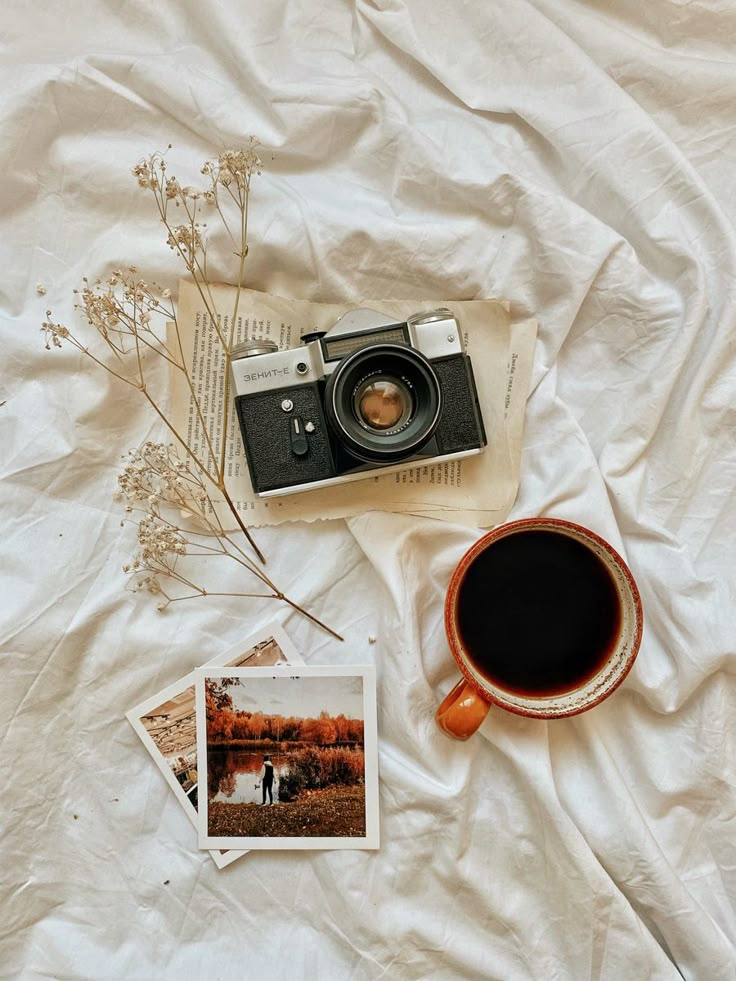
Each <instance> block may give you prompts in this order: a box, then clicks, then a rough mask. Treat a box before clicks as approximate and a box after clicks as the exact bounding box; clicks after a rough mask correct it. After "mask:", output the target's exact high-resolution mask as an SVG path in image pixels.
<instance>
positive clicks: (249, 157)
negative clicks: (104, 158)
mask: <svg viewBox="0 0 736 981" xmlns="http://www.w3.org/2000/svg"><path fill="white" fill-rule="evenodd" d="M257 146H258V141H257V140H255V139H254V138H252V137H251V140H250V144H249V146H247V147H246V148H244V149H242V150H228V151H225V152H224V153H222V154H220V156H219V157H218V158H217V159H216V160H209V161H206V162H205V164H204V166H203V167H202V169H201V173H202V174H203V175H204V176H205V177H206V179H207V186H206V188H205V190H203V191H201V190H197V189H195V188H192V187H188V186H187V187H182V186H181V185H180V183H179V181H178V180H177V179H176V178H175V177H171V176H168V174H167V165H166V160H165V155H164V154H161V153H155V154H153V155H152V156H150V157H148V158H146V159H145V160H142V161H140V162H139V163H138V164H137V165H136V166H135V167H134V168H133V174H134V175H135V177H136V179H137V181H138V184H139V185H140V186H141V187H142V188H145V189H147V190H148V191H149V192H150V193H151V194H152V196H153V199H154V202H155V205H156V209H157V211H158V215H159V218H160V220H161V222H162V223H163V225H164V227H165V229H166V233H167V244H168V245H169V247H170V248H171V249H172V251H174V253H175V254H176V255H178V256H179V258H180V259H181V260H182V261H183V262H184V265H185V267H186V269H187V270H188V272H189V274H190V276H191V278H192V280H193V282H194V284H195V286H196V288H197V291H198V292H199V295H200V298H201V300H202V303H203V304H204V308H205V310H206V313H207V318H208V325H209V326H211V328H212V329H213V331H214V333H215V335H216V337H217V340H218V341H219V344H220V348H221V351H222V356H223V357H224V358H225V359H226V360H227V365H226V370H225V373H224V382H223V400H222V415H221V418H220V420H219V422H220V425H219V433H220V437H219V438H220V445H219V446H218V445H217V442H216V439H215V438H214V437H213V436H211V435H210V431H209V429H208V426H207V422H206V418H205V412H204V409H203V406H202V404H201V401H200V398H199V396H198V394H197V391H196V387H195V384H194V379H193V378H192V376H191V373H190V370H189V367H188V365H187V362H186V359H185V356H184V345H183V341H182V335H181V329H180V324H179V320H178V317H177V311H176V307H175V304H174V303H173V301H172V300H171V292H170V290H168V289H161V287H159V286H158V285H157V284H156V283H148V282H146V281H144V280H142V279H140V278H139V277H138V275H137V269H136V268H135V267H134V266H130V267H128V268H127V269H126V270H125V271H121V270H115V271H114V272H113V273H112V275H111V276H110V277H109V278H108V279H107V280H106V282H104V283H103V282H101V281H99V280H98V281H97V282H96V283H94V284H90V283H89V281H88V280H87V279H84V280H83V286H82V288H81V290H79V291H75V292H76V293H77V294H78V296H79V298H80V301H79V302H78V303H77V309H79V310H81V311H82V312H83V314H84V315H85V316H86V319H87V321H88V323H89V324H90V325H91V326H92V327H94V328H95V330H96V332H97V335H98V337H99V338H100V339H101V340H102V342H103V345H104V346H103V350H105V349H106V350H107V352H108V354H109V355H110V358H109V359H105V358H104V356H98V355H97V354H95V353H93V352H92V351H91V350H90V349H89V347H88V346H87V345H85V344H84V343H82V341H81V340H80V339H79V338H78V337H77V336H75V335H74V334H73V333H72V331H70V330H69V328H68V327H66V326H65V325H63V324H61V323H58V322H55V321H54V320H53V319H52V318H51V311H47V313H46V317H47V319H46V320H45V321H44V323H43V324H42V327H41V329H42V330H43V331H44V334H45V337H46V347H47V348H51V347H61V346H62V343H64V342H67V343H69V344H71V346H72V347H74V348H76V350H78V351H79V352H80V353H82V354H84V355H85V356H87V357H88V358H90V360H91V361H92V362H93V363H94V364H96V365H97V366H98V367H100V368H102V369H103V370H105V371H106V372H108V373H109V374H110V375H111V376H112V377H114V378H115V379H117V380H118V381H121V382H123V383H124V384H126V385H128V386H130V387H132V388H134V389H136V390H138V391H140V392H141V394H142V395H143V397H144V398H145V400H146V401H147V402H148V404H149V405H150V406H151V408H152V409H153V411H154V413H155V414H156V415H157V416H158V418H159V420H160V421H161V422H162V423H163V425H164V426H165V427H166V429H167V430H168V432H169V434H170V438H171V439H173V440H174V442H172V443H169V444H167V445H164V444H159V443H152V442H147V443H145V444H144V446H143V447H141V449H140V450H138V451H134V452H133V453H131V455H130V456H131V459H130V463H129V464H128V466H127V467H126V468H125V470H124V471H123V473H122V474H121V475H120V477H119V484H120V491H121V495H122V496H123V497H124V498H125V499H126V501H127V503H126V505H125V510H126V512H127V513H129V514H130V513H132V512H138V513H139V514H140V515H141V517H140V518H138V519H137V522H138V550H137V552H136V553H135V555H134V557H133V560H132V562H131V563H129V564H127V565H126V566H124V571H125V572H127V573H129V574H130V576H131V577H132V579H131V582H132V588H133V589H135V590H138V589H146V590H148V591H149V592H151V593H154V594H155V595H157V596H160V597H162V598H163V599H162V600H161V601H160V602H159V603H158V609H159V610H161V611H162V612H163V610H164V609H166V607H167V606H168V605H169V604H170V603H173V602H179V601H180V600H183V599H192V598H194V597H195V596H243V597H257V596H259V597H271V598H274V599H279V600H282V601H283V602H285V603H286V604H288V605H289V606H290V607H292V609H294V610H296V611H297V612H299V613H301V614H302V615H303V616H305V617H307V618H308V619H309V620H311V621H312V622H313V623H315V624H317V625H318V626H320V627H322V628H323V629H324V630H326V631H327V632H328V633H330V634H332V635H333V636H335V637H338V638H339V639H342V638H340V637H339V634H337V633H335V631H334V630H332V629H331V628H329V627H327V626H326V625H325V624H324V623H322V621H321V620H319V619H317V617H315V616H313V615H312V614H311V613H309V612H308V611H307V610H305V609H304V608H303V607H302V606H300V605H299V604H298V603H295V602H294V601H293V600H292V599H290V598H289V597H287V596H286V595H285V594H284V593H283V592H282V591H281V590H280V589H279V588H278V587H277V586H276V585H275V583H273V582H272V580H271V579H270V578H269V577H268V576H267V575H266V574H265V572H264V571H263V568H262V565H259V564H258V563H257V562H255V561H254V560H253V559H252V558H251V557H250V556H249V555H247V554H246V552H244V551H243V549H242V548H241V547H240V545H238V544H237V542H236V541H235V540H233V538H232V537H231V536H230V535H229V534H228V533H227V531H226V530H225V529H224V527H223V525H222V522H221V521H220V518H219V516H218V513H217V506H216V505H217V501H216V500H214V499H213V497H212V496H211V493H212V494H215V493H216V496H217V497H218V498H221V499H222V501H224V503H225V505H226V506H227V507H228V509H229V511H230V512H231V514H232V516H233V518H234V520H235V522H236V524H237V525H238V528H239V529H240V531H241V532H242V533H243V535H244V536H245V538H246V539H247V541H248V543H249V546H250V547H251V548H252V549H253V551H254V553H255V555H256V557H257V558H258V560H259V561H260V563H261V564H265V558H264V557H263V554H262V552H261V551H260V549H259V548H258V546H257V545H256V544H255V542H254V540H253V537H252V535H251V534H250V531H249V530H248V528H247V527H246V525H245V523H244V521H243V519H242V517H241V515H240V513H239V512H238V509H237V507H236V506H235V502H234V501H233V500H232V498H231V496H230V494H229V492H228V489H227V487H226V484H225V468H226V451H227V444H226V440H227V433H228V429H229V423H230V411H231V408H230V373H229V370H227V368H228V367H229V360H230V355H231V351H232V348H233V345H234V342H235V336H236V334H235V332H236V324H237V316H238V309H239V303H240V291H241V289H242V286H243V283H244V277H245V260H246V256H247V254H248V245H247V235H248V209H249V201H250V187H251V179H252V176H253V174H254V173H260V167H261V161H260V159H259V157H258V154H257V152H256V148H257ZM223 194H224V195H225V201H227V203H228V205H229V206H230V207H234V208H235V209H236V211H237V214H238V218H239V220H238V224H237V225H235V226H233V225H231V223H230V222H229V221H228V220H227V218H226V213H225V212H226V209H225V207H224V204H225V201H223V198H222V196H223ZM204 205H207V206H211V207H213V208H214V211H215V213H216V214H217V215H218V216H219V218H220V219H221V220H222V223H223V227H224V228H225V231H226V233H227V235H228V236H229V238H230V240H231V242H232V244H233V246H234V251H235V255H236V256H237V258H238V265H237V276H236V283H235V286H236V289H235V301H234V306H233V310H232V315H231V317H230V320H229V324H228V326H227V328H226V329H224V328H225V321H223V320H222V319H221V317H220V314H219V313H218V311H217V308H216V304H215V301H214V297H213V292H212V289H211V287H210V281H209V275H208V270H207V261H208V260H207V238H206V233H205V229H206V227H207V226H206V223H204V222H202V221H201V220H200V218H201V212H202V208H203V206H204ZM172 206H173V207H177V208H180V209H181V212H182V213H183V214H182V216H183V217H184V219H185V220H184V221H183V222H182V223H180V224H177V223H175V222H173V221H172V220H171V217H170V213H171V208H172ZM233 227H236V228H238V232H237V233H236V234H235V235H234V234H233ZM168 324H171V325H172V328H171V330H170V331H169V332H168V334H167V325H168ZM154 355H155V356H157V357H159V358H161V359H162V360H163V361H165V362H166V364H167V366H168V368H169V370H172V371H177V372H181V373H183V375H184V377H185V379H186V383H187V387H188V390H189V394H190V402H191V405H192V407H193V411H194V414H195V416H196V419H197V423H198V427H199V431H200V433H201V436H202V442H201V444H200V447H199V448H198V449H196V450H195V449H193V448H192V446H190V445H189V442H188V441H187V440H186V439H185V438H184V436H183V435H182V434H181V433H179V432H178V431H177V429H176V427H175V425H174V424H173V422H172V421H171V419H170V418H169V417H168V415H167V413H166V411H165V410H164V408H162V406H161V404H160V403H159V402H158V401H157V399H156V398H155V397H154V395H153V394H152V392H151V391H150V390H149V385H148V376H147V363H148V360H147V359H148V358H149V357H150V356H154ZM208 487H209V488H210V489H211V491H210V490H208V489H207V488H208ZM166 509H171V510H172V513H173V514H175V515H176V520H172V519H171V518H170V517H166ZM182 525H183V526H182ZM214 542H216V543H217V544H216V545H214V544H213V543H214ZM184 556H187V557H188V558H190V559H194V558H202V559H210V560H211V559H214V558H215V557H227V558H230V559H231V560H233V561H234V562H235V563H237V565H238V566H239V567H241V568H243V569H244V570H246V571H248V572H249V573H251V574H252V575H254V576H256V578H257V579H258V580H259V581H260V582H261V583H262V584H263V585H264V586H265V587H266V589H267V590H269V592H266V593H255V592H242V593H241V592H232V591H230V590H229V589H228V588H217V589H215V590H208V589H206V588H205V587H204V586H202V585H200V584H199V583H198V582H197V581H195V579H194V578H193V577H192V574H191V572H187V573H186V574H184V573H183V572H182V570H181V569H180V568H179V562H180V560H181V559H182V558H183V557H184ZM162 579H163V580H164V581H166V580H169V581H171V582H172V583H173V584H176V585H179V586H181V587H185V588H186V589H187V590H188V592H186V593H183V594H178V595H175V594H171V593H169V592H166V591H165V589H164V586H163V584H162Z"/></svg>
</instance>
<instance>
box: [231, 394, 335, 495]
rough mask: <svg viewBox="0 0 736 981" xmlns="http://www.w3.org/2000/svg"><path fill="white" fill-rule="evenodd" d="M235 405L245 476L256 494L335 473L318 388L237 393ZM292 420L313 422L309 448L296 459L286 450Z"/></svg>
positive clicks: (332, 475)
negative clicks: (286, 406) (288, 403)
mask: <svg viewBox="0 0 736 981" xmlns="http://www.w3.org/2000/svg"><path fill="white" fill-rule="evenodd" d="M284 399H290V400H291V401H292V402H293V403H294V408H293V409H292V410H291V412H284V410H283V409H282V408H281V403H282V402H283V401H284ZM235 406H236V409H237V413H238V421H239V422H240V430H241V432H242V433H243V443H244V445H245V453H246V457H247V459H248V469H249V470H250V478H251V481H252V483H253V488H254V490H255V491H256V493H257V494H262V493H263V492H264V491H269V490H275V489H276V488H278V487H284V486H294V485H296V484H307V483H310V482H312V481H315V480H326V479H327V478H328V477H334V476H335V475H336V470H335V462H334V459H333V456H332V450H331V448H330V441H329V437H328V435H327V423H326V421H325V417H324V413H323V411H322V394H321V386H320V385H318V384H312V385H294V386H292V387H290V388H279V389H275V390H273V391H266V392H256V393H254V394H252V395H239V396H238V397H237V398H236V399H235ZM295 416H298V417H299V418H300V419H301V421H302V425H305V424H306V423H307V422H312V423H314V427H315V430H314V432H313V433H309V434H308V435H307V440H308V443H309V450H308V452H307V454H306V455H305V456H301V457H299V456H296V455H295V454H293V453H292V451H291V437H290V433H289V424H290V421H291V420H292V419H293V418H294V417H295Z"/></svg>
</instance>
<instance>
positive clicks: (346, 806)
mask: <svg viewBox="0 0 736 981" xmlns="http://www.w3.org/2000/svg"><path fill="white" fill-rule="evenodd" d="M195 674H196V678H197V681H196V693H197V694H196V704H197V749H198V759H199V761H200V794H199V813H198V824H199V844H200V848H246V849H255V848H258V849H317V848H378V845H379V831H378V747H377V738H376V681H375V670H374V668H373V667H363V666H358V667H353V666H350V667H348V666H340V667H336V666H319V667H318V666H312V665H309V666H307V665H305V666H304V667H300V668H295V667H294V666H284V665H282V666H278V667H276V668H272V669H269V668H261V667H259V668H252V669H250V670H249V669H245V670H243V669H242V668H222V667H220V668H212V667H209V666H206V667H203V668H200V669H198V670H197V671H196V672H195ZM205 788H206V792H205Z"/></svg>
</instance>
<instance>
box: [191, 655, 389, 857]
mask: <svg viewBox="0 0 736 981" xmlns="http://www.w3.org/2000/svg"><path fill="white" fill-rule="evenodd" d="M194 674H195V676H196V684H195V696H194V697H195V706H196V714H197V760H198V761H202V762H203V768H202V773H203V779H204V780H206V779H207V773H208V766H207V726H206V724H202V725H200V720H204V718H205V681H206V679H208V678H223V677H227V678H235V677H238V678H258V677H261V678H277V677H281V678H337V677H342V678H344V677H354V678H358V677H359V678H362V679H363V743H364V745H363V750H364V756H365V835H364V836H362V837H358V836H356V837H354V838H346V837H319V836H314V837H302V838H298V837H291V836H288V837H287V836H283V837H275V836H274V837H266V836H263V837H214V836H211V835H209V834H208V805H209V801H208V800H207V794H206V793H204V794H203V795H202V796H203V800H200V801H199V802H198V812H197V823H198V827H199V847H200V848H210V849H212V848H228V849H229V848H244V849H249V850H256V849H262V850H270V851H275V850H279V851H291V850H294V849H298V850H307V849H312V850H314V849H328V848H329V849H337V848H343V849H346V848H352V849H377V848H378V847H379V846H380V835H379V814H378V726H377V714H376V669H375V667H374V666H373V665H372V664H357V665H345V664H343V665H329V664H320V665H314V664H305V665H304V666H303V667H299V668H298V670H296V671H295V670H294V667H293V666H291V665H283V666H281V665H277V666H275V667H270V668H269V667H263V668H261V667H258V668H245V667H243V668H224V667H219V668H214V667H210V666H208V665H205V666H203V667H201V668H197V669H196V671H195V672H194Z"/></svg>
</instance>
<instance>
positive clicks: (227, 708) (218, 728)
mask: <svg viewBox="0 0 736 981" xmlns="http://www.w3.org/2000/svg"><path fill="white" fill-rule="evenodd" d="M218 680H219V683H217V682H215V681H213V680H212V679H208V680H207V682H206V684H205V708H206V715H207V741H208V742H210V743H218V742H228V743H229V742H277V743H278V742H301V743H311V744H313V745H319V746H339V745H346V744H354V745H362V744H363V720H362V719H349V718H347V717H346V716H345V715H343V714H342V713H340V714H339V715H336V716H331V715H330V714H329V713H328V712H320V714H319V716H318V717H317V718H302V717H299V716H293V715H292V716H285V715H267V714H266V713H264V712H247V711H241V710H238V709H236V708H235V707H234V706H233V701H232V696H231V695H230V693H229V691H228V688H229V687H231V685H232V683H233V681H237V679H229V678H220V679H218Z"/></svg>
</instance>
